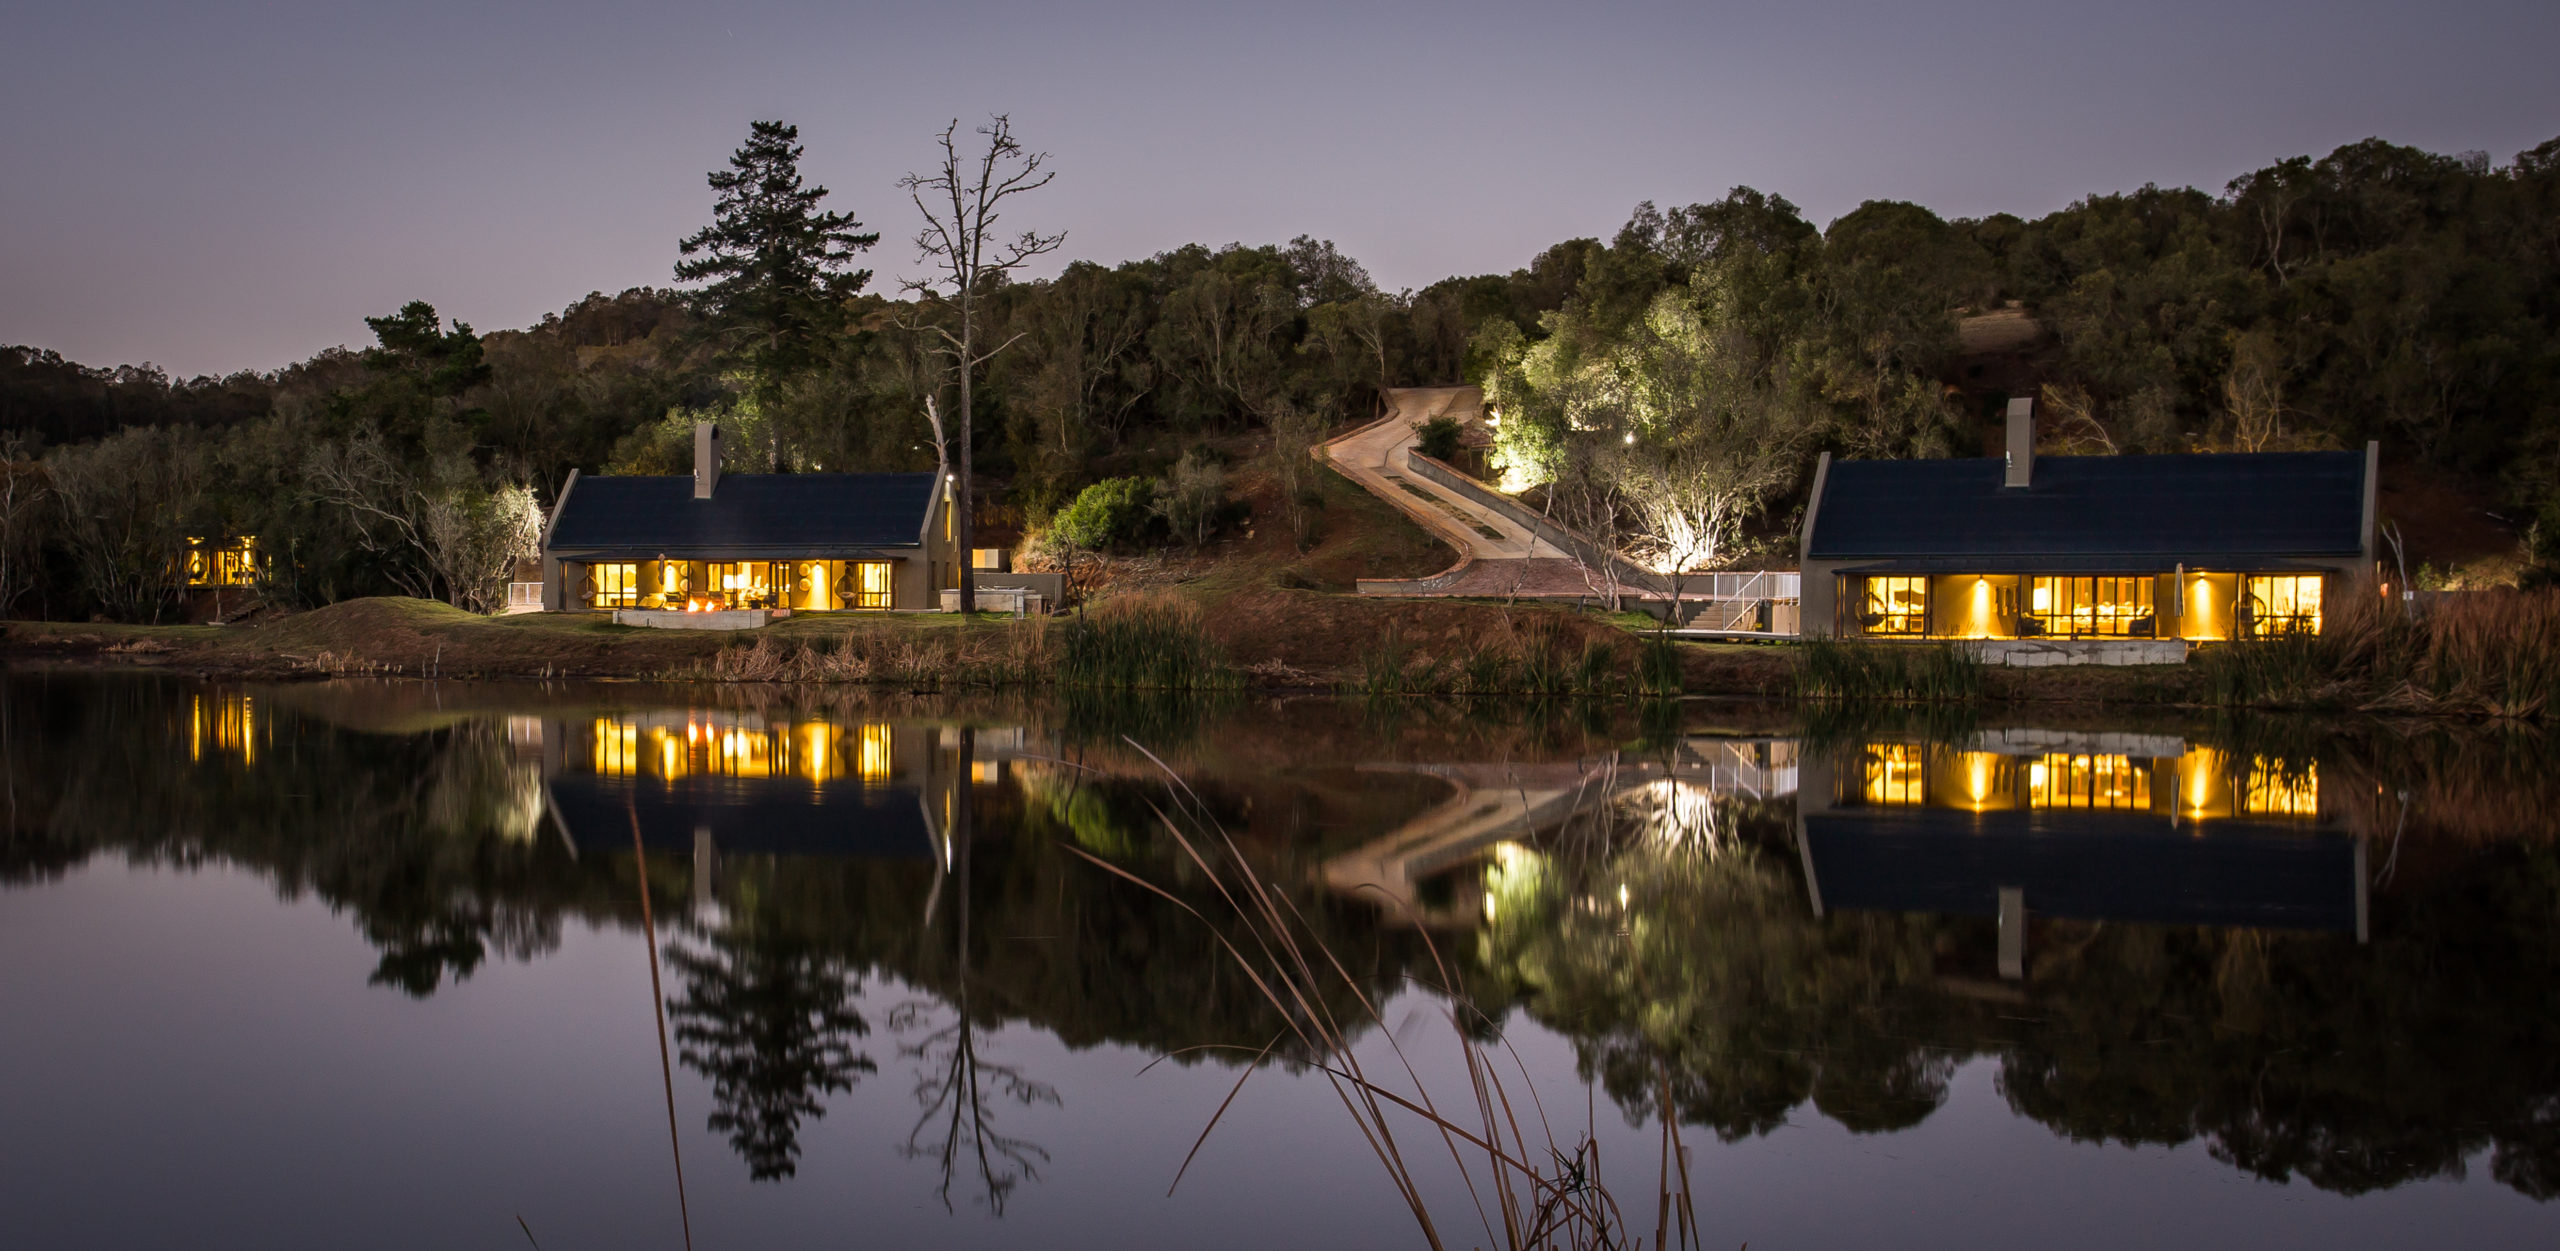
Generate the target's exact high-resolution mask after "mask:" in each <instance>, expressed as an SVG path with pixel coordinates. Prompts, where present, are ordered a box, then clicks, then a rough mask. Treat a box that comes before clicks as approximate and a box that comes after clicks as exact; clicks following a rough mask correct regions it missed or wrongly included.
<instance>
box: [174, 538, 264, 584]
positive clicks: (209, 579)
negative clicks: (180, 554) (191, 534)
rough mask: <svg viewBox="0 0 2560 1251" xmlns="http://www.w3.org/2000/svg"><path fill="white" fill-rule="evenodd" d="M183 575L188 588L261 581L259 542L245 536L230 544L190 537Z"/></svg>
mask: <svg viewBox="0 0 2560 1251" xmlns="http://www.w3.org/2000/svg"><path fill="white" fill-rule="evenodd" d="M180 573H181V576H182V578H183V580H184V581H185V582H186V584H187V585H188V586H202V587H221V586H248V585H250V584H251V583H254V582H256V581H257V580H258V540H257V539H256V538H255V537H252V536H250V535H246V534H244V535H241V536H240V537H239V538H236V539H233V540H231V541H230V542H228V543H212V542H207V541H206V540H204V539H200V538H190V539H188V540H187V556H186V560H185V562H184V564H183V565H182V567H181V569H180Z"/></svg>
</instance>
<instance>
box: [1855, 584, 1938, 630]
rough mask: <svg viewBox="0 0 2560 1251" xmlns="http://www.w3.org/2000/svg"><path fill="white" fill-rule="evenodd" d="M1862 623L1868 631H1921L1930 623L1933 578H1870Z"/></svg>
mask: <svg viewBox="0 0 2560 1251" xmlns="http://www.w3.org/2000/svg"><path fill="white" fill-rule="evenodd" d="M1866 582H1867V591H1866V597H1865V599H1864V601H1863V602H1862V603H1861V604H1860V606H1859V612H1858V625H1859V627H1860V629H1861V630H1862V631H1864V632H1865V633H1868V634H1919V633H1921V632H1923V631H1925V630H1926V629H1928V626H1929V579H1927V578H1925V577H1919V576H1904V575H1899V574H1892V575H1883V576H1877V577H1870V578H1868V579H1867V580H1866Z"/></svg>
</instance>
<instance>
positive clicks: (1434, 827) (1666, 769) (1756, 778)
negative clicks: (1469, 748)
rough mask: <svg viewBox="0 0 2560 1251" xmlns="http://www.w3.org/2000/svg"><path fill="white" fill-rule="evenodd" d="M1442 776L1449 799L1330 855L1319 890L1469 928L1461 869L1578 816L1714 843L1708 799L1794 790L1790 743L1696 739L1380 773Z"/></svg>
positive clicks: (1469, 897) (1479, 898)
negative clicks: (1629, 749) (1649, 751)
mask: <svg viewBox="0 0 2560 1251" xmlns="http://www.w3.org/2000/svg"><path fill="white" fill-rule="evenodd" d="M1378 767H1379V768H1381V769H1386V768H1391V767H1392V768H1398V769H1409V770H1411V771H1413V772H1420V773H1429V774H1433V775H1436V776H1438V777H1441V778H1443V779H1446V780H1447V781H1448V782H1449V783H1450V785H1451V786H1452V788H1453V790H1452V793H1451V794H1450V796H1449V797H1448V798H1447V799H1445V800H1443V801H1441V802H1440V803H1439V804H1436V805H1434V806H1433V807H1431V808H1430V809H1428V810H1426V811H1424V812H1421V813H1419V814H1417V815H1415V816H1414V817H1413V818H1412V819H1411V820H1409V821H1406V822H1405V823H1404V824H1402V825H1399V826H1397V827H1396V828H1395V829H1392V830H1389V831H1387V832H1386V833H1384V834H1381V835H1379V836H1378V837H1376V838H1374V839H1371V840H1369V841H1368V842H1366V843H1363V844H1361V845H1360V846H1358V847H1354V848H1352V849H1350V850H1348V851H1344V852H1342V853H1340V854H1337V855H1335V856H1332V857H1330V858H1329V859H1327V860H1326V861H1325V862H1324V864H1323V866H1322V867H1321V869H1320V870H1319V871H1320V873H1321V874H1322V876H1323V879H1324V882H1325V885H1327V886H1328V887H1330V888H1332V889H1333V890H1335V891H1337V892H1339V893H1341V894H1343V895H1345V896H1347V897H1350V898H1354V899H1359V900H1361V901H1363V902H1366V903H1370V904H1374V905H1377V906H1379V907H1383V908H1385V909H1387V910H1388V911H1389V912H1390V913H1393V914H1395V915H1397V916H1400V917H1403V918H1405V919H1407V920H1411V921H1415V922H1418V923H1421V924H1425V925H1440V926H1471V925H1474V924H1475V923H1476V922H1477V921H1478V920H1479V919H1480V918H1481V917H1482V915H1483V909H1484V907H1485V906H1486V905H1485V901H1484V898H1483V892H1482V889H1481V887H1482V883H1481V880H1480V877H1479V876H1478V875H1475V874H1472V873H1459V872H1458V870H1461V869H1472V868H1474V867H1476V866H1478V865H1481V864H1483V863H1484V861H1485V860H1486V858H1487V857H1488V856H1494V857H1496V858H1499V856H1500V853H1501V852H1502V849H1504V848H1508V847H1512V845H1513V844H1516V843H1517V842H1518V841H1520V840H1522V839H1527V838H1530V837H1533V836H1535V835H1537V834H1539V833H1540V832H1542V831H1546V830H1549V829H1552V828H1554V827H1555V826H1557V825H1558V824H1560V823H1562V822H1564V821H1566V820H1568V819H1571V818H1572V817H1574V816H1575V815H1576V814H1578V813H1596V812H1601V811H1604V810H1605V811H1612V812H1613V813H1614V814H1615V815H1616V816H1617V817H1619V818H1620V819H1622V820H1623V821H1624V822H1625V823H1626V824H1627V826H1628V827H1629V828H1631V829H1633V830H1635V831H1638V832H1639V833H1640V835H1641V836H1642V837H1647V838H1654V839H1659V840H1663V841H1667V842H1689V841H1696V840H1702V839H1703V840H1713V839H1714V838H1715V837H1717V831H1716V830H1715V828H1714V824H1713V823H1714V818H1715V804H1716V802H1717V801H1718V800H1728V799H1773V798H1780V797H1783V796H1785V795H1787V794H1789V793H1790V792H1792V791H1794V790H1795V788H1796V745H1795V743H1794V742H1792V741H1789V740H1780V739H1741V738H1715V737H1704V736H1702V737H1697V738H1689V739H1683V740H1681V741H1680V742H1679V743H1678V744H1677V745H1675V746H1674V747H1673V748H1672V749H1671V750H1670V751H1669V752H1668V753H1666V754H1665V755H1663V756H1660V757H1655V756H1642V757H1633V756H1630V757H1601V758H1599V759H1594V760H1581V761H1573V762H1559V763H1554V764H1501V765H1496V764H1480V765H1470V764H1447V765H1413V766H1378Z"/></svg>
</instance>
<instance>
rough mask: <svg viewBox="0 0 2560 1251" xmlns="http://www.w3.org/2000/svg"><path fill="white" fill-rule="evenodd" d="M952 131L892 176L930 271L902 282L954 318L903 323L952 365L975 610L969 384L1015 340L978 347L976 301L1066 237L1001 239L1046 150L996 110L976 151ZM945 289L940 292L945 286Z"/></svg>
mask: <svg viewBox="0 0 2560 1251" xmlns="http://www.w3.org/2000/svg"><path fill="white" fill-rule="evenodd" d="M959 130H960V123H959V121H958V119H956V118H955V119H953V121H952V123H951V124H950V125H949V126H946V127H944V128H943V130H942V135H941V137H940V142H941V144H942V166H941V168H940V169H939V170H937V171H936V172H934V173H932V174H930V175H927V174H909V175H907V176H906V177H904V178H901V179H899V180H898V186H899V188H900V189H902V190H904V191H905V192H906V193H907V195H908V197H909V198H910V199H913V200H914V201H915V205H916V211H917V212H919V213H922V214H923V215H924V222H925V224H924V229H922V230H920V231H918V232H917V233H916V251H917V253H918V256H919V257H920V259H922V260H923V261H925V262H926V263H927V264H928V265H930V266H931V267H932V269H933V273H932V275H931V276H929V277H925V278H916V279H910V280H909V281H907V282H905V283H903V284H901V285H903V286H904V287H905V289H906V290H908V291H911V292H913V293H915V294H916V295H917V296H919V297H926V296H933V297H940V298H942V299H944V300H945V301H947V302H948V303H949V304H950V305H951V306H952V311H953V312H954V313H955V314H956V315H957V317H958V320H959V323H960V324H959V326H958V328H956V329H955V328H953V327H952V325H951V324H950V319H949V318H932V317H929V316H928V315H926V314H924V313H923V312H922V311H921V310H919V313H918V315H917V316H916V317H915V318H914V319H913V320H912V321H911V322H910V323H909V327H910V328H911V329H916V330H921V331H924V332H926V333H928V334H930V335H931V336H933V338H934V339H935V340H937V343H936V346H935V347H934V349H933V350H934V352H935V354H936V355H939V356H941V357H942V358H944V359H945V360H948V361H949V362H951V371H952V372H953V373H954V374H956V375H958V381H959V387H960V412H959V419H960V420H959V427H960V429H959V431H958V442H959V445H960V446H959V453H960V455H959V461H960V463H959V467H958V470H957V472H956V473H955V474H952V478H953V485H954V487H955V488H956V489H955V490H954V491H953V492H952V503H953V506H954V508H955V509H956V510H957V516H955V517H954V518H953V522H954V524H953V529H954V531H955V532H957V533H958V534H959V535H960V542H961V548H962V551H961V556H960V610H961V611H962V612H976V611H977V608H978V580H977V576H976V571H975V569H974V568H973V566H974V565H975V564H976V562H975V561H973V560H971V559H970V553H969V551H968V548H969V545H970V544H972V543H974V542H975V541H976V540H975V537H974V530H973V527H974V525H975V524H976V521H977V508H976V501H975V494H976V492H975V491H974V489H973V484H972V483H971V481H970V465H969V459H970V458H969V450H970V448H969V445H970V442H971V439H972V436H973V434H974V431H973V429H972V427H973V424H974V420H973V419H974V416H975V414H974V411H973V407H972V397H971V386H972V382H973V380H974V379H975V377H976V375H977V371H978V366H980V365H983V364H985V363H987V362H988V361H990V360H993V359H994V358H995V356H996V354H997V353H999V352H1002V351H1004V350H1005V349H1006V348H1007V347H1010V346H1012V344H1013V341H1014V339H1018V338H1020V337H1021V336H1020V335H1016V336H1014V337H1013V338H1009V339H1006V340H1005V341H1004V342H1002V343H999V344H997V345H995V346H994V347H991V348H988V349H986V350H984V351H980V350H979V347H978V320H979V308H978V302H979V300H980V298H981V297H982V296H984V295H985V293H986V290H987V288H988V287H990V286H992V285H996V284H1000V283H1002V282H1003V281H1004V280H1005V276H1006V275H1008V274H1010V273H1012V272H1013V271H1014V270H1017V269H1020V268H1022V267H1023V266H1024V265H1026V264H1028V263H1030V261H1031V259H1032V258H1033V257H1036V256H1040V255H1042V254H1043V253H1047V252H1054V251H1056V250H1057V248H1058V245H1059V244H1061V243H1064V242H1066V238H1067V236H1066V234H1065V232H1063V231H1062V232H1060V233H1057V234H1053V235H1043V234H1039V233H1036V232H1034V231H1028V230H1026V231H1024V232H1022V234H1020V235H1019V236H1016V237H1014V238H1011V239H1006V238H1002V237H1000V236H998V235H997V233H996V221H997V219H998V216H999V213H998V209H999V207H1000V206H1001V205H1002V204H1003V203H1004V201H1005V199H1006V198H1007V197H1010V196H1015V195H1020V194H1022V193H1023V192H1026V191H1036V190H1038V189H1040V188H1042V187H1045V186H1048V185H1049V180H1050V179H1052V178H1055V177H1057V174H1056V173H1055V172H1054V171H1051V170H1049V169H1047V168H1046V166H1047V164H1048V161H1049V154H1048V153H1046V152H1033V151H1030V150H1029V149H1027V148H1024V147H1023V146H1022V143H1021V141H1020V140H1018V139H1015V138H1014V137H1013V123H1012V122H1011V120H1009V119H1008V118H1007V117H1006V116H1005V115H1004V114H1001V113H999V114H997V115H996V116H995V117H994V118H993V119H992V120H990V121H989V122H988V123H987V124H986V125H984V126H980V127H978V129H977V133H978V134H979V135H981V136H983V137H985V139H986V147H985V149H984V150H983V151H980V152H978V153H976V154H975V155H973V156H970V157H966V158H964V157H963V156H962V155H961V153H960V147H959V142H958V139H957V136H958V134H959ZM945 287H947V288H948V292H947V294H946V293H945V291H944V290H942V288H945Z"/></svg>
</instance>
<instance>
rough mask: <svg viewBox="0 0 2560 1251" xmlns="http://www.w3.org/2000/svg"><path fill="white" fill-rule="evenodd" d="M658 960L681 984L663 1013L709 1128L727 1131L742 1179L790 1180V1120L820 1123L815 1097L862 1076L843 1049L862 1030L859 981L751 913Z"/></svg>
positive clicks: (849, 1049) (793, 1153) (794, 1127)
mask: <svg viewBox="0 0 2560 1251" xmlns="http://www.w3.org/2000/svg"><path fill="white" fill-rule="evenodd" d="M667 959H668V962H669V963H671V964H673V965H674V966H675V968H676V973H677V976H679V977H681V978H683V979H684V982H685V989H684V994H683V996H682V997H681V998H676V999H670V1000H669V1001H668V1002H667V1011H668V1014H669V1015H671V1016H673V1017H674V1018H675V1022H676V1025H675V1035H676V1043H677V1046H678V1047H679V1049H680V1054H681V1055H682V1056H683V1059H684V1063H685V1066H686V1067H688V1068H691V1069H692V1070H694V1071H695V1072H697V1073H700V1074H702V1075H703V1076H704V1077H707V1078H709V1079H711V1099H712V1103H713V1105H714V1106H713V1110H712V1113H711V1128H713V1129H715V1130H720V1131H722V1132H724V1133H726V1134H728V1135H729V1143H730V1145H731V1146H733V1147H736V1148H737V1151H738V1154H739V1155H740V1156H741V1157H743V1158H744V1159H745V1160H746V1162H747V1172H748V1175H749V1176H751V1177H753V1178H755V1179H756V1180H758V1181H770V1180H773V1179H776V1178H783V1177H789V1176H791V1175H792V1173H793V1172H794V1171H795V1170H796V1168H797V1162H798V1160H799V1158H800V1122H801V1120H802V1119H803V1118H807V1119H810V1120H815V1119H817V1118H819V1117H822V1116H825V1115H826V1106H825V1104H824V1102H823V1100H824V1098H825V1096H827V1095H829V1094H836V1093H841V1092H843V1091H847V1090H851V1089H853V1083H854V1081H855V1079H856V1077H857V1076H859V1075H860V1074H864V1073H869V1072H872V1071H874V1065H873V1064H872V1062H871V1060H870V1058H869V1057H867V1056H864V1055H862V1054H860V1053H859V1052H857V1051H856V1050H855V1049H854V1042H853V1040H855V1039H858V1038H861V1037H863V1036H865V1035H867V1034H869V1033H870V1032H871V1025H870V1023H869V1022H867V1021H865V1020H863V1019H862V1015H861V1013H859V1012H857V1011H855V1010H854V998H855V996H856V995H857V994H859V993H860V990H861V983H860V982H859V980H857V979H856V978H855V977H854V976H853V975H852V974H850V973H849V972H847V971H846V969H845V967H844V965H843V964H841V963H840V962H838V961H836V960H834V959H832V958H829V957H826V956H823V955H821V954H819V953H818V952H816V951H815V950H813V949H812V948H811V947H810V946H809V945H808V943H807V942H806V941H804V940H802V939H801V938H799V937H798V936H796V935H794V934H791V933H789V932H788V931H785V930H782V929H779V928H777V927H774V926H770V925H761V924H757V923H756V922H755V921H754V920H753V919H752V918H740V919H737V920H733V921H732V922H731V923H730V924H727V925H724V926H722V927H721V928H720V929H718V930H716V931H714V932H712V933H711V935H710V936H709V938H708V948H707V949H705V950H693V949H690V948H687V947H677V948H674V949H672V950H670V951H669V952H668V953H667Z"/></svg>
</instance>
